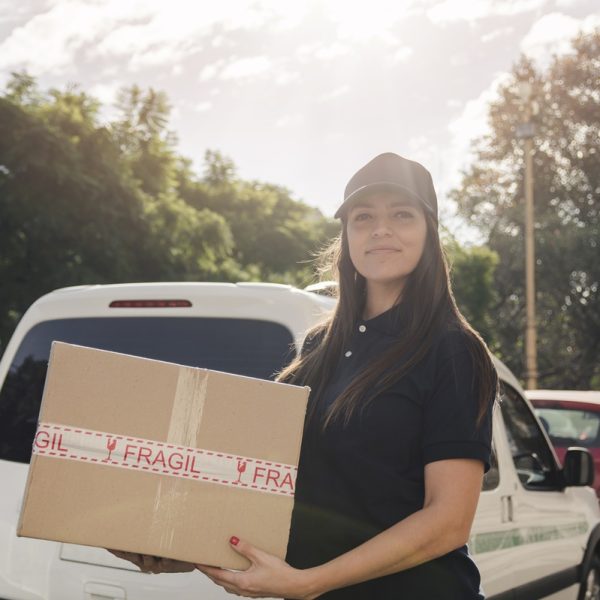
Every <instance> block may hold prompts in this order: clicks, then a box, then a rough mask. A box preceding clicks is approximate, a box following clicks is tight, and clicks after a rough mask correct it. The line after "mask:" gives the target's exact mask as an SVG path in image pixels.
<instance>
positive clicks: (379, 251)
mask: <svg viewBox="0 0 600 600" xmlns="http://www.w3.org/2000/svg"><path fill="white" fill-rule="evenodd" d="M388 252H400V250H398V249H397V248H389V247H385V248H384V247H382V248H372V249H371V250H367V254H387V253H388Z"/></svg>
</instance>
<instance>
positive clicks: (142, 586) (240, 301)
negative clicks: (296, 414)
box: [0, 283, 600, 600]
mask: <svg viewBox="0 0 600 600" xmlns="http://www.w3.org/2000/svg"><path fill="white" fill-rule="evenodd" d="M334 305H335V299H334V298H333V297H331V296H329V295H326V294H325V295H322V294H319V293H315V292H311V291H306V290H300V289H296V288H293V287H290V286H285V285H276V284H261V283H239V284H225V283H164V284H158V283H157V284H127V285H105V286H82V287H74V288H65V289H61V290H57V291H54V292H52V293H50V294H48V295H46V296H44V297H42V298H40V299H39V300H38V301H36V302H35V303H34V304H33V305H32V306H31V308H30V309H29V310H28V311H27V313H26V314H25V315H24V316H23V318H22V319H21V322H20V323H19V325H18V326H17V328H16V330H15V332H14V334H13V336H12V338H11V340H10V342H9V344H8V346H7V348H6V351H5V352H4V355H3V356H2V358H1V360H0V481H1V482H2V490H3V491H2V494H0V598H3V599H5V600H40V599H45V600H72V599H73V600H75V599H77V600H79V599H81V598H84V599H90V600H92V599H93V600H98V599H109V598H127V599H128V600H155V599H159V598H160V599H164V598H171V597H175V598H178V600H187V599H190V600H191V599H192V598H193V599H194V600H197V599H198V598H202V599H203V600H223V599H224V598H229V597H230V596H229V595H227V594H226V593H225V592H224V591H223V590H221V588H218V587H216V586H214V585H213V584H212V582H210V581H209V580H208V579H207V578H205V577H204V576H203V575H201V574H200V573H199V572H194V573H183V574H163V575H148V574H145V573H140V572H139V571H137V569H136V568H135V567H134V566H133V565H131V564H130V563H128V562H125V561H121V560H119V559H117V558H115V557H114V556H113V555H111V554H109V553H108V552H107V551H106V550H104V549H101V548H90V547H85V546H77V545H72V544H62V543H57V542H50V541H42V540H33V539H26V538H17V537H16V535H15V531H16V523H17V518H18V514H19V510H20V506H21V501H22V496H23V491H24V486H25V480H26V476H27V463H28V461H29V457H30V452H31V443H32V438H33V435H34V431H35V428H36V422H37V416H38V411H39V403H40V399H41V393H42V390H43V385H44V377H45V373H46V368H47V360H48V354H49V350H50V343H51V341H52V340H60V341H64V342H70V343H76V344H80V345H85V346H92V347H97V348H102V349H106V350H114V351H117V352H124V353H128V354H134V355H139V356H146V357H149V358H156V359H160V360H166V361H171V362H177V363H180V364H185V365H191V366H200V367H205V368H210V369H215V370H221V371H229V372H233V373H238V374H242V375H249V376H253V377H263V378H272V377H273V375H274V373H275V372H276V371H278V370H279V369H280V368H281V367H282V366H283V365H284V364H286V363H287V362H289V360H290V359H291V358H292V356H293V355H294V353H295V352H297V351H298V350H299V348H300V347H301V344H302V341H303V338H304V333H305V332H306V330H307V329H308V328H309V327H310V326H311V325H313V324H315V323H316V322H317V321H319V320H321V319H323V318H324V317H325V316H326V314H327V313H328V312H329V311H331V309H332V308H333V307H334ZM496 366H497V368H498V372H499V375H500V379H501V382H502V403H501V405H500V408H498V409H497V410H496V411H495V414H494V439H493V457H492V468H491V469H490V471H489V472H488V473H487V474H486V476H485V479H484V483H483V489H482V493H481V498H480V501H479V505H478V508H477V514H476V517H475V522H474V524H473V528H472V532H471V538H470V542H469V547H470V550H471V552H472V554H473V555H474V557H475V559H476V561H477V564H478V566H479V568H480V570H481V573H482V578H483V586H484V590H485V591H486V594H487V597H488V599H489V600H500V599H508V598H541V597H544V596H547V597H549V598H553V599H555V600H567V599H569V600H575V599H577V600H583V599H584V598H586V599H589V598H600V593H599V589H600V587H599V586H600V559H599V557H598V553H599V552H600V527H599V523H600V509H599V507H598V502H597V500H596V497H595V494H594V492H593V490H592V489H591V488H589V487H587V486H589V485H590V484H591V477H590V474H593V470H592V469H591V468H590V466H591V457H590V455H589V454H588V453H587V451H585V450H569V451H568V452H566V454H565V457H564V464H565V468H564V469H563V468H562V467H561V466H560V464H559V462H558V460H557V457H556V455H555V453H554V450H553V449H552V447H551V445H550V443H549V439H548V436H547V434H546V432H545V431H544V429H543V427H542V426H541V424H540V422H539V421H538V420H537V418H536V417H535V415H534V412H533V409H532V408H531V405H530V404H529V402H528V401H527V400H526V399H525V398H524V396H523V390H522V389H521V387H520V386H519V383H518V382H517V380H516V379H515V378H514V376H513V375H512V374H511V373H510V371H509V370H508V369H507V368H506V366H504V365H503V364H502V363H501V362H499V361H496ZM586 468H589V472H588V473H587V474H586ZM199 543H201V540H199Z"/></svg>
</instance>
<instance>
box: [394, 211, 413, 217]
mask: <svg viewBox="0 0 600 600" xmlns="http://www.w3.org/2000/svg"><path fill="white" fill-rule="evenodd" d="M398 215H400V218H402V219H412V218H414V216H415V215H414V214H413V213H412V212H411V211H410V210H397V211H396V212H395V213H394V216H396V217H397V216H398Z"/></svg>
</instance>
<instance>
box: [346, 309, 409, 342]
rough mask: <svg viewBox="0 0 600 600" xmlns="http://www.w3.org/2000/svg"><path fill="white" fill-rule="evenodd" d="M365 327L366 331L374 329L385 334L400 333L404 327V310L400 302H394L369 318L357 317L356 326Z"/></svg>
mask: <svg viewBox="0 0 600 600" xmlns="http://www.w3.org/2000/svg"><path fill="white" fill-rule="evenodd" d="M361 326H362V327H366V331H369V330H375V331H377V332H379V333H384V334H386V335H392V336H396V335H399V334H401V333H402V332H403V331H404V329H405V327H406V310H405V307H404V306H403V305H402V304H395V305H394V306H392V307H391V308H388V309H387V310H386V311H384V312H382V313H381V314H379V315H377V316H376V317H372V318H371V319H366V320H365V319H358V321H357V322H356V327H361Z"/></svg>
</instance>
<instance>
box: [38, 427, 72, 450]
mask: <svg viewBox="0 0 600 600" xmlns="http://www.w3.org/2000/svg"><path fill="white" fill-rule="evenodd" d="M33 443H34V445H35V447H36V448H39V449H40V450H53V451H55V452H68V449H67V448H65V447H64V446H63V434H62V433H50V432H49V431H44V430H41V431H38V432H37V434H36V436H35V439H34V441H33Z"/></svg>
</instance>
